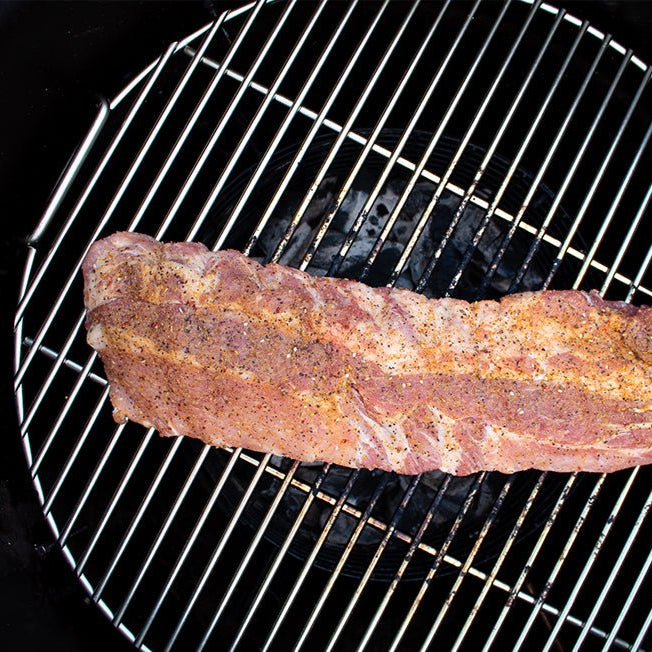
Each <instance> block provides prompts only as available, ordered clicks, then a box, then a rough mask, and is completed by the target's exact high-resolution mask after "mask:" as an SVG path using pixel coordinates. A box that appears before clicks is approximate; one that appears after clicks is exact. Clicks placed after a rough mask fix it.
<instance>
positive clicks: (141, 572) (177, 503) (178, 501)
mask: <svg viewBox="0 0 652 652" xmlns="http://www.w3.org/2000/svg"><path fill="white" fill-rule="evenodd" d="M210 448H211V447H210V446H204V447H203V448H202V449H201V451H200V452H199V455H198V456H197V459H196V460H195V463H194V464H193V466H192V469H191V470H190V473H189V474H188V476H187V478H186V481H185V482H184V483H183V487H181V489H180V490H179V493H178V494H177V497H176V498H175V500H174V503H173V505H172V507H171V508H170V510H169V511H168V515H167V517H166V519H165V521H164V522H163V525H161V527H160V528H159V531H158V533H157V534H156V537H154V541H153V542H152V544H151V546H150V548H149V551H148V552H147V556H146V557H145V560H144V561H143V563H142V564H141V566H140V568H139V569H138V575H137V576H136V579H135V580H134V582H133V584H132V585H131V587H130V588H129V591H128V592H127V595H126V597H125V599H124V600H123V602H122V605H121V606H120V609H119V610H118V611H117V612H116V614H115V616H114V617H113V624H114V625H117V624H118V623H119V622H120V621H121V620H122V617H123V616H124V612H125V611H126V609H127V607H128V606H129V603H130V602H131V599H132V598H133V596H134V593H135V592H136V590H137V589H138V587H139V586H140V583H141V582H142V581H143V577H145V573H147V569H148V568H149V566H150V564H151V563H152V560H153V559H154V557H155V555H156V552H157V551H158V549H159V546H160V545H161V543H163V540H164V538H165V536H166V534H167V532H168V530H169V529H170V526H171V525H172V522H173V521H174V518H175V516H176V515H177V512H178V511H179V508H180V507H181V505H182V503H183V501H184V499H185V497H186V495H187V493H188V490H189V489H190V487H191V485H192V483H193V481H194V479H195V477H196V476H197V473H199V469H200V468H201V466H202V464H203V463H204V460H205V459H206V456H207V455H208V453H209V451H210ZM96 597H99V594H98V596H96Z"/></svg>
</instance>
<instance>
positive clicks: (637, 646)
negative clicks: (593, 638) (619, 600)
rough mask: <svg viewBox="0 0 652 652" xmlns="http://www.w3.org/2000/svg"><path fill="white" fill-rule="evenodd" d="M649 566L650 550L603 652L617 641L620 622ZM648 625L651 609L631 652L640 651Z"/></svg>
mask: <svg viewBox="0 0 652 652" xmlns="http://www.w3.org/2000/svg"><path fill="white" fill-rule="evenodd" d="M650 566H652V550H650V554H649V555H648V556H647V559H646V560H645V563H644V564H643V568H641V572H640V573H639V574H638V577H637V578H636V582H635V583H634V585H633V586H632V590H631V591H630V592H629V595H628V596H627V600H625V603H624V604H623V607H622V609H621V610H620V613H619V614H618V620H617V621H616V623H615V625H614V626H613V629H612V630H611V634H610V635H609V638H608V639H607V641H606V643H605V644H604V647H603V648H602V649H603V651H604V652H606V650H608V649H609V648H610V646H611V645H612V644H613V643H614V642H615V641H617V640H618V639H616V638H615V636H616V634H617V633H618V630H619V629H620V626H621V625H622V622H623V620H624V619H625V616H626V615H627V612H628V611H629V609H630V607H631V606H632V602H633V601H634V598H635V597H636V594H637V593H638V591H639V589H640V588H641V584H642V583H643V578H644V577H645V576H646V575H647V573H648V572H649V570H650ZM650 625H652V609H650V611H649V612H648V615H647V617H646V619H645V622H644V623H643V625H642V627H641V630H640V632H639V634H638V636H637V637H636V640H635V641H634V643H633V644H632V646H631V649H632V650H641V645H642V644H643V638H644V637H645V635H646V633H647V631H648V630H649V629H650Z"/></svg>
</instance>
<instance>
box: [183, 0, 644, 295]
mask: <svg viewBox="0 0 652 652" xmlns="http://www.w3.org/2000/svg"><path fill="white" fill-rule="evenodd" d="M521 1H522V0H521ZM543 6H544V5H542V8H543ZM553 13H555V14H556V13H557V12H556V10H555V12H553ZM589 32H591V33H593V31H592V30H590V29H589ZM611 43H612V44H613V41H611ZM187 51H188V53H189V54H193V53H194V52H195V50H193V49H192V48H187ZM633 60H634V57H632V61H633ZM203 63H205V64H206V65H208V66H210V67H212V68H218V67H219V64H218V63H217V62H215V61H213V60H212V59H210V58H209V57H204V59H203ZM227 75H228V76H230V77H231V78H233V79H235V80H237V81H242V79H243V76H242V75H241V74H240V73H238V72H235V71H233V70H228V71H227ZM250 88H252V89H253V90H255V91H257V92H259V93H261V94H263V95H268V94H270V90H269V89H268V88H267V87H265V86H263V85H262V84H258V83H255V82H252V83H251V86H250ZM274 99H275V100H276V101H277V102H279V103H280V104H283V105H284V106H291V105H292V103H293V100H290V99H288V98H287V97H284V96H283V95H280V94H278V93H275V94H274ZM299 113H301V114H302V115H304V116H306V117H307V118H310V119H313V118H315V117H316V116H317V113H315V112H314V111H312V110H311V109H308V108H306V107H304V106H301V107H300V108H299ZM324 126H325V127H328V128H329V129H332V130H333V131H335V132H336V133H340V132H341V131H342V129H343V127H342V126H341V125H339V124H337V123H336V122H334V121H332V120H328V119H327V120H324ZM347 138H349V139H350V140H352V141H354V142H356V143H359V144H361V145H365V144H366V143H367V141H368V139H367V138H366V137H365V136H363V135H361V134H359V133H356V132H355V131H351V132H350V133H348V134H347ZM372 150H373V151H374V152H375V153H376V154H380V155H381V156H384V157H385V158H389V157H390V156H391V152H390V151H389V150H388V149H387V148H385V147H383V146H382V145H378V144H377V143H376V144H374V145H373V146H372ZM396 165H399V166H401V167H403V168H405V169H407V170H410V171H413V170H414V169H415V168H416V165H415V163H413V162H412V161H409V160H407V159H406V158H404V157H402V156H399V157H398V159H397V160H396ZM421 176H422V177H423V178H424V179H427V180H428V181H431V182H433V183H439V181H440V180H441V177H440V176H439V175H438V174H436V173H434V172H432V171H430V170H424V171H423V172H422V175H421ZM446 190H448V191H450V192H452V193H454V194H455V195H458V196H460V197H462V196H463V195H464V189H463V188H460V187H459V186H457V185H455V184H454V183H449V184H448V185H447V187H446ZM470 203H471V204H473V205H474V206H478V207H479V208H481V209H483V210H486V209H487V208H488V207H489V203H488V202H487V201H485V200H484V199H482V198H481V197H478V196H477V195H474V196H472V197H471V199H470ZM495 216H496V217H499V218H500V219H502V220H505V221H506V222H513V220H514V216H513V215H511V214H510V213H508V212H507V211H505V210H502V209H500V208H497V209H496V212H495ZM519 228H520V229H522V230H524V231H526V232H527V233H530V234H532V235H536V234H537V232H538V230H537V229H536V228H535V227H533V226H532V225H531V224H529V223H527V222H525V221H521V222H520V223H519ZM541 240H542V241H543V242H545V243H546V244H549V245H551V246H553V247H555V248H557V249H559V248H560V247H561V246H562V242H561V241H560V240H559V239H557V238H556V237H554V236H551V235H550V234H549V233H547V232H545V231H544V232H543V233H542V234H541ZM539 244H540V243H539ZM566 255H568V256H571V257H573V258H575V259H577V260H584V257H585V255H584V253H583V252H582V251H580V250H578V249H575V248H574V247H571V246H569V247H568V248H567V249H566ZM591 267H593V268H594V269H596V270H598V271H600V272H607V271H608V269H609V268H608V267H607V266H606V265H604V264H603V263H601V262H599V261H597V260H593V261H591ZM614 279H615V280H617V281H618V282H619V283H622V284H623V285H626V286H628V287H629V286H631V284H632V280H631V279H630V278H628V277H626V276H624V275H622V274H619V273H616V274H615V276H614ZM637 289H638V290H639V291H640V292H642V293H644V294H646V295H648V296H652V289H650V288H647V287H644V286H638V287H637Z"/></svg>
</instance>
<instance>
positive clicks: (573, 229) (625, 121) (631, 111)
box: [546, 66, 652, 286]
mask: <svg viewBox="0 0 652 652" xmlns="http://www.w3.org/2000/svg"><path fill="white" fill-rule="evenodd" d="M651 74H652V66H650V67H648V69H647V70H646V71H645V75H644V76H643V79H642V81H641V83H640V84H639V87H638V89H637V91H636V95H635V96H634V98H633V100H632V102H631V104H630V105H629V108H628V109H627V113H626V114H625V117H624V118H623V121H622V122H621V124H620V127H619V128H618V132H617V133H616V135H615V136H614V138H613V140H612V142H611V145H610V147H609V150H608V151H607V154H606V155H605V157H604V160H603V161H602V164H601V166H600V169H599V170H598V173H597V174H596V176H595V179H594V180H593V183H592V184H591V187H590V188H589V191H588V192H587V194H586V198H585V199H584V202H583V203H582V206H581V207H580V209H579V210H578V212H577V215H576V217H575V220H574V221H573V224H572V225H571V227H570V229H569V231H568V234H567V235H566V238H565V239H564V242H563V243H562V246H561V248H560V249H559V252H558V253H557V257H556V258H555V262H554V263H553V266H552V268H551V270H550V273H549V274H548V278H547V279H546V286H548V285H550V282H551V281H552V279H553V277H554V275H555V273H556V272H557V270H558V269H559V266H560V265H561V261H562V260H563V258H564V256H565V255H566V252H567V249H568V247H569V245H570V243H571V240H572V239H573V238H574V237H575V233H576V232H577V229H578V228H579V225H580V222H581V221H582V219H583V218H584V214H585V213H586V210H587V208H588V207H589V204H590V203H591V200H592V199H593V195H594V194H595V191H596V189H597V187H598V185H599V184H600V181H602V177H603V176H604V173H605V171H606V170H607V167H608V165H609V163H610V162H611V159H612V157H613V154H614V152H615V151H616V148H617V146H618V144H619V143H620V140H621V138H622V136H623V133H624V132H625V128H626V127H627V125H628V124H629V121H630V120H631V117H632V115H633V114H634V109H635V108H636V106H637V104H638V102H639V100H640V99H641V95H642V94H643V91H644V90H645V88H646V86H647V83H648V81H649V80H650V75H651Z"/></svg>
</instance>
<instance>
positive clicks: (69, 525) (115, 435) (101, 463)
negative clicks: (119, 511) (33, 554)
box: [59, 424, 152, 546]
mask: <svg viewBox="0 0 652 652" xmlns="http://www.w3.org/2000/svg"><path fill="white" fill-rule="evenodd" d="M124 427H125V426H124V424H122V425H119V426H118V427H117V428H116V429H115V430H114V431H113V435H112V437H111V439H110V441H109V443H108V444H107V446H106V448H105V449H104V453H103V454H102V457H101V458H100V461H99V462H98V463H97V465H96V466H95V469H94V470H93V474H92V475H91V477H90V479H89V480H88V482H87V483H86V486H85V487H84V491H83V492H82V494H81V496H80V497H79V499H78V500H77V503H76V505H75V507H74V509H73V511H72V513H71V515H70V517H69V518H68V521H67V522H66V525H65V527H64V529H63V531H62V533H61V535H60V537H59V543H60V544H61V546H65V544H66V542H67V540H68V536H69V535H70V533H71V532H72V528H73V526H74V525H75V523H76V522H77V518H78V517H79V513H80V512H81V510H82V509H83V507H84V505H85V504H86V501H87V500H88V498H89V496H90V494H91V492H92V491H93V488H94V487H95V483H96V482H97V479H98V478H99V476H100V473H101V472H102V469H103V468H104V465H105V464H106V461H107V460H108V459H109V456H110V455H111V453H112V452H113V449H114V448H115V445H116V444H117V443H118V440H119V439H120V435H121V434H122V431H123V430H124ZM151 436H152V433H149V435H148V436H147V437H145V438H144V439H143V442H142V443H141V445H140V447H139V449H138V451H137V453H136V455H137V456H138V459H140V455H142V452H143V451H144V449H145V447H146V445H147V443H148V442H149V440H150V439H151ZM132 470H133V469H132V466H131V465H130V467H129V468H128V472H131V471H132ZM122 479H124V476H123V478H122ZM124 488H125V484H122V483H121V484H119V485H118V488H117V489H116V491H115V492H114V494H113V499H112V502H111V504H110V508H111V510H112V507H113V506H115V502H117V499H118V498H119V496H120V495H122V492H123V490H124ZM100 531H101V530H100ZM97 537H99V532H97V531H96V534H95V538H97ZM91 542H93V539H91Z"/></svg>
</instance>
